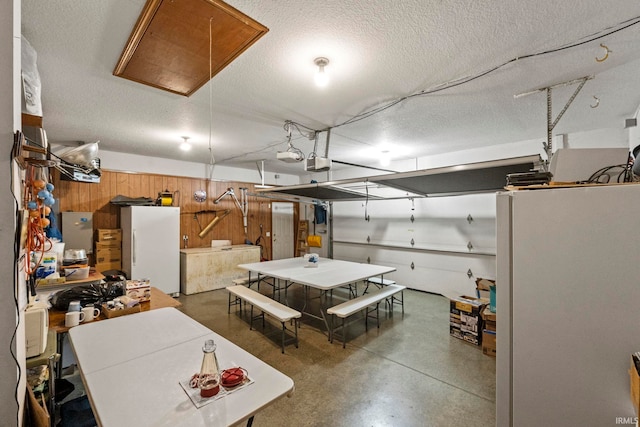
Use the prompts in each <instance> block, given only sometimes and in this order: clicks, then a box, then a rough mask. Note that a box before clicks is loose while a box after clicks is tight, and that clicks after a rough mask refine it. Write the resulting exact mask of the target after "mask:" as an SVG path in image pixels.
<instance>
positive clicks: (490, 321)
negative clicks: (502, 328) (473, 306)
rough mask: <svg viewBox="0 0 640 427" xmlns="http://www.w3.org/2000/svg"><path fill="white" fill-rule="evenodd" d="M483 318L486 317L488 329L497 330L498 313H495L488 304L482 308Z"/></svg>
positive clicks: (486, 327) (485, 322) (485, 324)
mask: <svg viewBox="0 0 640 427" xmlns="http://www.w3.org/2000/svg"><path fill="white" fill-rule="evenodd" d="M482 318H483V319H484V328H485V329H486V330H488V331H493V332H495V331H496V319H497V315H496V313H493V312H492V311H491V309H490V308H489V307H488V306H487V307H485V309H484V310H482Z"/></svg>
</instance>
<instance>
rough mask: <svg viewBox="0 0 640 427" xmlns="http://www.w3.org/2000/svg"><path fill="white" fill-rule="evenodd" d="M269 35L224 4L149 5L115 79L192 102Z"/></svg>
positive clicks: (169, 0)
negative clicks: (250, 48)
mask: <svg viewBox="0 0 640 427" xmlns="http://www.w3.org/2000/svg"><path fill="white" fill-rule="evenodd" d="M210 26H211V45H212V49H211V53H209V30H210ZM267 31H269V29H268V28H267V27H265V26H264V25H262V24H260V23H259V22H257V21H255V20H253V19H252V18H250V17H248V16H246V15H244V14H243V13H242V12H240V11H238V10H237V9H234V8H233V7H231V6H229V5H228V4H226V3H224V2H222V1H218V0H147V3H146V4H145V7H144V8H143V10H142V13H141V14H140V17H139V18H138V22H137V23H136V25H135V27H134V29H133V31H132V33H131V36H130V37H129V41H128V42H127V45H126V46H125V48H124V50H123V52H122V55H121V56H120V60H119V61H118V64H117V65H116V68H115V70H114V72H113V74H114V75H116V76H119V77H123V78H125V79H129V80H133V81H135V82H138V83H142V84H146V85H149V86H153V87H156V88H159V89H164V90H167V91H169V92H173V93H177V94H180V95H185V96H190V95H191V94H192V93H194V92H195V91H196V90H198V89H199V88H200V87H202V86H203V85H204V84H205V83H206V82H207V81H209V79H210V78H212V77H213V76H215V75H216V74H218V73H219V72H220V71H221V70H222V69H223V68H224V67H226V66H227V65H229V64H230V63H231V61H233V60H234V59H235V58H236V57H238V55H240V54H241V53H242V52H244V51H245V50H246V49H247V48H249V47H250V46H251V45H252V44H253V43H255V42H256V41H257V40H258V39H259V38H260V37H262V36H263V35H264V34H266V33H267ZM209 58H211V75H210V76H209V69H210V68H209V67H210V64H209Z"/></svg>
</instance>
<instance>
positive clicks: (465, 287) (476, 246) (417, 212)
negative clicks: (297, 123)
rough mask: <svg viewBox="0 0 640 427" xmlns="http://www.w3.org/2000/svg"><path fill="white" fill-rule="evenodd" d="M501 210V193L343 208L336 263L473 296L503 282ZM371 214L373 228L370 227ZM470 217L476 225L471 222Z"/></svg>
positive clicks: (487, 155)
mask: <svg viewBox="0 0 640 427" xmlns="http://www.w3.org/2000/svg"><path fill="white" fill-rule="evenodd" d="M630 139H631V130H625V129H601V130H597V131H592V132H581V133H576V134H571V135H564V136H563V135H558V136H556V137H555V138H554V141H553V144H554V150H555V149H557V148H561V147H562V148H595V147H629V146H630V144H631V143H632V142H631V141H630ZM542 140H543V138H541V139H540V140H535V141H534V140H529V141H519V142H514V143H511V144H503V145H499V146H494V147H485V148H478V149H474V150H466V151H460V152H453V153H447V154H441V155H437V156H430V157H428V158H427V157H425V158H419V159H414V160H405V161H402V162H394V163H392V164H391V166H390V167H389V169H392V170H399V171H409V170H419V169H430V168H437V167H445V166H452V165H457V164H464V163H474V162H482V161H490V160H498V159H505V158H510V157H520V156H528V155H532V154H540V155H541V156H542V157H543V158H544V157H546V156H545V153H544V149H543V146H542ZM636 145H637V144H636ZM374 172H375V171H372V170H369V169H351V170H344V171H343V170H338V171H334V172H332V174H331V179H332V180H339V179H346V178H354V177H362V176H371V175H376V173H374ZM316 179H318V178H317V177H316ZM495 204H496V202H495V193H488V194H479V195H478V194H476V195H462V196H451V197H434V198H425V199H415V201H414V203H413V204H412V203H411V202H410V201H409V200H383V201H370V202H369V203H368V204H366V206H365V204H364V203H363V202H335V203H334V217H333V240H334V246H333V249H334V251H333V252H334V257H335V258H338V259H346V260H351V261H358V262H371V263H374V264H382V265H390V266H393V267H396V269H397V271H396V272H394V273H391V274H389V275H388V276H387V277H388V278H390V279H394V280H396V281H397V282H398V283H400V284H402V285H405V286H407V287H409V288H413V289H419V290H424V291H429V292H434V293H439V294H443V295H447V296H449V295H473V294H474V291H475V280H476V278H488V279H495V276H496V261H495V252H496V248H495V238H496V237H495V234H496V229H495V217H496V211H495ZM412 208H413V209H412ZM365 209H366V212H367V214H368V215H369V217H370V221H365ZM412 215H413V216H414V221H413V222H411V220H410V218H411V216H412ZM469 215H470V216H471V218H472V220H471V221H468V220H467V217H468V216H469ZM367 239H368V240H367ZM411 240H413V244H412V243H411ZM469 243H471V246H472V248H471V249H468V247H467V245H468V244H469ZM412 264H413V268H412ZM469 271H470V272H471V274H472V275H471V277H469V275H468V272H469Z"/></svg>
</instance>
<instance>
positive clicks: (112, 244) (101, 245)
mask: <svg viewBox="0 0 640 427" xmlns="http://www.w3.org/2000/svg"><path fill="white" fill-rule="evenodd" d="M95 246H96V252H97V251H99V250H102V249H120V248H122V241H121V240H106V241H103V242H95Z"/></svg>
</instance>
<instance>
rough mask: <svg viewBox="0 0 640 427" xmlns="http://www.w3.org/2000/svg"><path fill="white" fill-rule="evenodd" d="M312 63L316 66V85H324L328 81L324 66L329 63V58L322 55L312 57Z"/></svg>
mask: <svg viewBox="0 0 640 427" xmlns="http://www.w3.org/2000/svg"><path fill="white" fill-rule="evenodd" d="M313 63H314V64H316V65H317V66H318V72H317V73H316V75H315V77H314V79H315V82H316V85H317V86H319V87H325V86H326V85H327V83H329V76H328V75H327V73H326V71H325V70H324V67H326V66H327V65H328V64H329V60H328V59H327V58H324V57H319V58H316V59H314V60H313Z"/></svg>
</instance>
